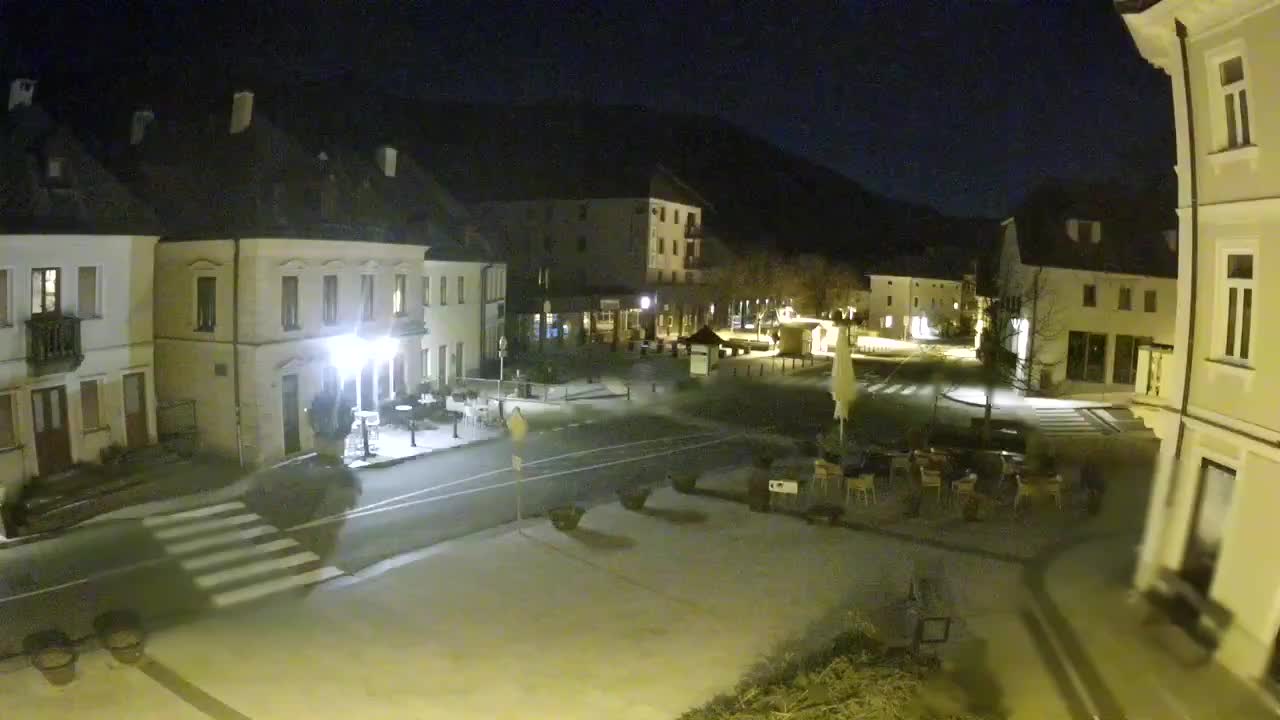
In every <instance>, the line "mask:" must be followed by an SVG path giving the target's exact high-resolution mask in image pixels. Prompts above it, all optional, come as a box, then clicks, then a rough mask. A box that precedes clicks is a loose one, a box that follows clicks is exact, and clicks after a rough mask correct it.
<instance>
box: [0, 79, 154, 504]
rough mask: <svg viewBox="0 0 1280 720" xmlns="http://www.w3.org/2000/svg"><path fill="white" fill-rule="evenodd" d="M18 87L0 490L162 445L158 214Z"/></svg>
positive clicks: (1, 304)
mask: <svg viewBox="0 0 1280 720" xmlns="http://www.w3.org/2000/svg"><path fill="white" fill-rule="evenodd" d="M34 90H35V83H34V82H33V81H31V80H17V81H15V82H13V83H12V85H11V86H10V94H9V105H8V111H7V113H6V115H5V117H4V118H3V120H2V121H0V133H3V137H0V168H2V170H0V172H4V173H5V176H6V177H7V178H10V179H14V178H22V180H23V181H22V182H13V183H9V184H7V185H6V187H5V189H4V192H3V193H0V487H3V488H4V489H5V490H7V491H14V492H16V491H17V489H18V488H19V487H20V486H21V485H22V484H23V483H25V482H27V481H29V480H31V479H32V478H43V477H48V476H50V475H53V474H56V473H58V472H60V471H62V470H65V469H67V468H69V467H70V466H71V465H72V464H73V463H82V462H97V461H98V460H99V458H100V454H101V452H102V451H103V450H104V449H105V448H107V447H109V446H120V447H126V448H136V447H140V446H144V445H148V444H152V443H154V442H155V441H156V420H155V391H154V374H153V363H152V344H151V343H152V326H151V280H152V258H153V249H154V247H155V243H156V236H155V232H156V227H157V223H156V220H155V217H154V215H153V214H152V213H151V212H150V211H149V210H148V209H146V208H145V207H144V206H143V205H142V204H141V203H139V202H138V200H137V199H136V198H134V197H133V196H132V195H130V194H129V193H128V191H127V190H125V189H124V188H123V187H122V186H121V185H120V184H119V183H117V182H116V181H115V179H114V178H113V177H112V176H111V175H110V174H109V173H107V172H106V171H105V170H104V169H103V168H102V167H101V166H99V165H98V164H97V163H96V162H94V161H93V160H92V159H91V158H90V157H89V156H88V155H87V154H86V153H85V152H84V150H83V148H82V147H81V145H80V143H78V142H77V141H76V139H75V138H74V137H73V136H72V134H71V133H70V132H69V131H67V129H66V128H65V127H62V126H57V125H55V124H53V123H52V122H51V120H50V118H49V117H48V116H47V115H46V114H45V113H44V112H43V111H42V110H41V109H40V108H39V107H38V106H35V105H34V104H33V101H32V98H33V93H34Z"/></svg>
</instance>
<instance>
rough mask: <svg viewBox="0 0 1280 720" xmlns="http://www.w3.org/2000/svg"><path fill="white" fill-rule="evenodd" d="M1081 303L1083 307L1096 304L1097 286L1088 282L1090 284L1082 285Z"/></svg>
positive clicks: (1095, 305)
mask: <svg viewBox="0 0 1280 720" xmlns="http://www.w3.org/2000/svg"><path fill="white" fill-rule="evenodd" d="M1083 304H1084V306H1085V307H1097V306H1098V286H1097V285H1092V284H1090V285H1085V286H1084V300H1083Z"/></svg>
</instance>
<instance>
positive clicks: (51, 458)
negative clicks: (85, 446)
mask: <svg viewBox="0 0 1280 720" xmlns="http://www.w3.org/2000/svg"><path fill="white" fill-rule="evenodd" d="M31 425H32V430H34V434H35V439H36V462H37V463H38V465H39V467H38V468H37V469H36V472H37V474H38V475H40V476H42V477H48V476H50V475H54V474H56V473H59V472H62V471H63V470H66V469H67V468H69V467H71V434H70V433H69V432H68V430H67V389H66V388H63V387H54V388H45V389H43V390H32V391H31Z"/></svg>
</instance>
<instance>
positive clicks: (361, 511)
mask: <svg viewBox="0 0 1280 720" xmlns="http://www.w3.org/2000/svg"><path fill="white" fill-rule="evenodd" d="M736 437H741V435H740V434H739V435H727V436H725V437H722V438H716V439H715V440H709V441H707V442H704V443H698V444H696V445H689V446H688V447H682V448H676V449H674V450H663V451H661V452H656V453H649V454H647V455H637V456H636V457H633V458H623V459H622V460H611V461H609V462H603V463H597V464H595V465H587V466H585V467H580V468H571V469H569V470H559V471H556V472H551V473H544V474H542V475H534V476H532V477H526V478H524V480H523V482H526V483H528V482H533V481H534V480H545V479H548V478H553V477H560V476H562V475H571V474H573V473H577V472H585V471H587V470H598V469H600V468H605V467H611V466H613V465H622V464H623V463H629V462H638V461H640V460H649V459H652V458H656V457H663V456H665V455H674V454H676V453H678V452H684V451H686V450H697V449H698V448H702V447H708V446H710V445H716V444H719V443H722V442H727V441H729V440H732V439H734V438H736ZM531 464H532V463H525V467H528V466H529V465H531ZM488 474H495V473H488ZM472 479H479V478H472ZM458 482H460V481H455V482H454V483H451V484H454V485H456V484H458ZM517 482H521V481H520V480H507V481H506V482H500V483H495V484H493V485H484V486H481V487H478V488H468V489H466V490H458V491H455V492H451V493H446V494H444V495H431V496H429V497H425V498H418V499H417V500H406V501H404V502H401V503H397V504H395V505H385V506H382V507H373V506H369V507H365V508H357V509H355V510H349V511H347V512H345V513H341V514H339V515H331V516H329V517H323V518H317V519H315V520H311V521H308V522H305V523H302V524H301V525H294V526H293V527H291V528H289V531H290V532H293V531H295V530H306V529H308V528H312V527H317V526H320V525H327V524H329V523H334V522H341V521H343V520H352V519H355V518H358V517H364V516H365V515H376V514H378V513H381V512H386V511H388V510H400V509H402V508H407V507H412V506H414V505H421V504H424V503H431V502H438V501H440V500H449V499H451V498H455V497H461V496H463V495H472V494H475V493H478V492H485V491H488V490H497V489H500V488H504V487H510V486H512V485H515V484H516V483H517ZM440 487H444V486H440Z"/></svg>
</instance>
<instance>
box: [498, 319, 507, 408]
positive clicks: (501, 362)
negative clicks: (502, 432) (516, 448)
mask: <svg viewBox="0 0 1280 720" xmlns="http://www.w3.org/2000/svg"><path fill="white" fill-rule="evenodd" d="M506 362H507V336H506V335H503V336H501V337H499V338H498V417H499V418H506V413H504V412H503V407H502V406H503V403H502V399H503V398H502V373H503V371H504V370H505V369H506V367H505V366H506Z"/></svg>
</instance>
